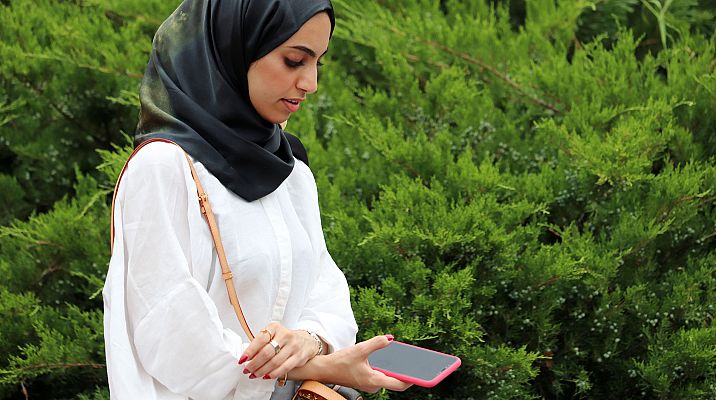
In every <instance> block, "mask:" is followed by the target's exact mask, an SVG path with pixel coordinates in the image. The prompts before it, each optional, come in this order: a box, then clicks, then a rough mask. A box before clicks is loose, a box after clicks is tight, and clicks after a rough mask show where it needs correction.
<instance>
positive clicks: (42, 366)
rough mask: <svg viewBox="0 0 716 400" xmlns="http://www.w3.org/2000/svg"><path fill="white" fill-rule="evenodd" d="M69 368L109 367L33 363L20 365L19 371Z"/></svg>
mask: <svg viewBox="0 0 716 400" xmlns="http://www.w3.org/2000/svg"><path fill="white" fill-rule="evenodd" d="M67 368H92V369H102V368H107V366H106V365H105V364H98V363H42V364H33V365H28V366H25V367H19V368H17V369H16V370H17V371H32V370H36V369H67Z"/></svg>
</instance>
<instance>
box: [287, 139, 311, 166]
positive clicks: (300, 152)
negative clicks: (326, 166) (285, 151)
mask: <svg viewBox="0 0 716 400" xmlns="http://www.w3.org/2000/svg"><path fill="white" fill-rule="evenodd" d="M284 134H285V135H286V139H288V144H290V145H291V152H292V153H293V157H294V158H296V159H297V160H301V161H303V163H304V164H306V166H308V152H307V151H306V147H305V146H304V145H303V143H301V140H300V139H299V138H298V137H296V136H294V135H293V134H290V133H288V132H286V131H284Z"/></svg>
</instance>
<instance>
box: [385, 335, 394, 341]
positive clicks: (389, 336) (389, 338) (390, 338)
mask: <svg viewBox="0 0 716 400" xmlns="http://www.w3.org/2000/svg"><path fill="white" fill-rule="evenodd" d="M385 337H387V338H388V341H389V342H392V341H393V339H395V338H394V337H393V335H391V334H387V335H385Z"/></svg>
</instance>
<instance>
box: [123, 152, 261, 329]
mask: <svg viewBox="0 0 716 400" xmlns="http://www.w3.org/2000/svg"><path fill="white" fill-rule="evenodd" d="M151 142H166V143H171V144H174V145H176V146H179V145H178V144H176V143H174V142H172V141H171V140H167V139H150V140H147V141H145V142H142V143H141V144H140V145H139V146H137V148H135V149H134V152H132V154H131V155H130V156H129V158H128V159H127V162H126V163H125V164H124V167H122V172H120V174H119V178H118V179H117V184H116V185H115V187H114V195H113V197H112V214H111V222H110V229H111V231H110V245H111V246H112V247H114V203H115V200H116V197H117V188H119V181H120V180H121V179H122V176H123V175H124V171H125V170H126V169H127V164H128V163H129V160H131V159H132V157H134V155H135V154H137V152H138V151H139V150H140V149H141V148H142V147H144V146H145V145H147V144H149V143H151ZM179 147H180V146H179ZM180 148H181V147H180ZM184 156H185V157H186V160H187V162H188V163H189V168H190V169H191V177H192V178H193V179H194V183H195V184H196V193H197V196H198V198H199V207H200V208H201V214H202V215H203V216H204V219H205V220H206V223H207V224H208V225H209V231H210V232H211V238H212V239H213V241H214V247H215V248H216V253H217V254H218V256H219V264H221V276H222V277H223V278H224V283H226V291H227V292H228V294H229V302H230V303H231V305H232V306H233V307H234V312H235V313H236V317H237V318H238V319H239V323H240V324H241V327H242V328H243V329H244V332H245V333H246V336H247V337H248V338H249V340H253V339H254V334H253V332H251V328H249V325H248V324H247V323H246V317H244V312H243V310H241V305H240V304H239V299H238V297H237V296H236V288H235V287H234V280H233V275H232V273H231V268H230V267H229V262H228V261H226V253H225V252H224V245H223V244H222V243H221V235H220V234H219V228H218V227H217V226H216V218H214V213H213V211H212V210H211V204H209V196H207V195H206V192H204V188H203V187H202V186H201V182H200V181H199V175H198V174H197V173H196V169H195V168H194V163H193V162H192V161H191V158H190V157H189V155H188V154H186V152H184Z"/></svg>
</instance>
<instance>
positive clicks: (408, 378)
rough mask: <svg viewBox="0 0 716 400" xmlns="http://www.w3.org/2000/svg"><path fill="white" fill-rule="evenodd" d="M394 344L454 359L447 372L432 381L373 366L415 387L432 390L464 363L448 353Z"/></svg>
mask: <svg viewBox="0 0 716 400" xmlns="http://www.w3.org/2000/svg"><path fill="white" fill-rule="evenodd" d="M394 343H400V344H402V345H405V346H409V347H415V348H417V349H421V350H424V351H430V352H433V353H438V354H441V355H443V356H446V357H449V358H452V359H453V362H452V363H451V364H450V365H449V366H448V367H447V368H445V370H443V371H442V372H441V373H440V374H439V375H438V376H436V377H435V378H433V379H431V380H429V381H427V380H424V379H420V378H417V377H414V376H409V375H403V374H399V373H397V372H394V371H388V370H385V369H382V368H378V367H373V366H371V368H373V369H374V370H376V371H380V372H382V373H384V374H385V375H387V376H391V377H393V378H395V379H398V380H400V381H403V382H407V383H412V384H414V385H418V386H422V387H426V388H431V387H433V386H435V385H437V384H438V383H440V381H442V380H443V379H445V378H446V377H447V376H448V375H450V374H451V373H452V372H453V371H455V370H456V369H457V367H459V366H460V364H461V363H462V361H461V360H460V358H459V357H456V356H454V355H452V354H446V353H442V352H439V351H435V350H431V349H426V348H424V347H420V346H414V345H412V344H408V343H403V342H398V341H395V342H394Z"/></svg>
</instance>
